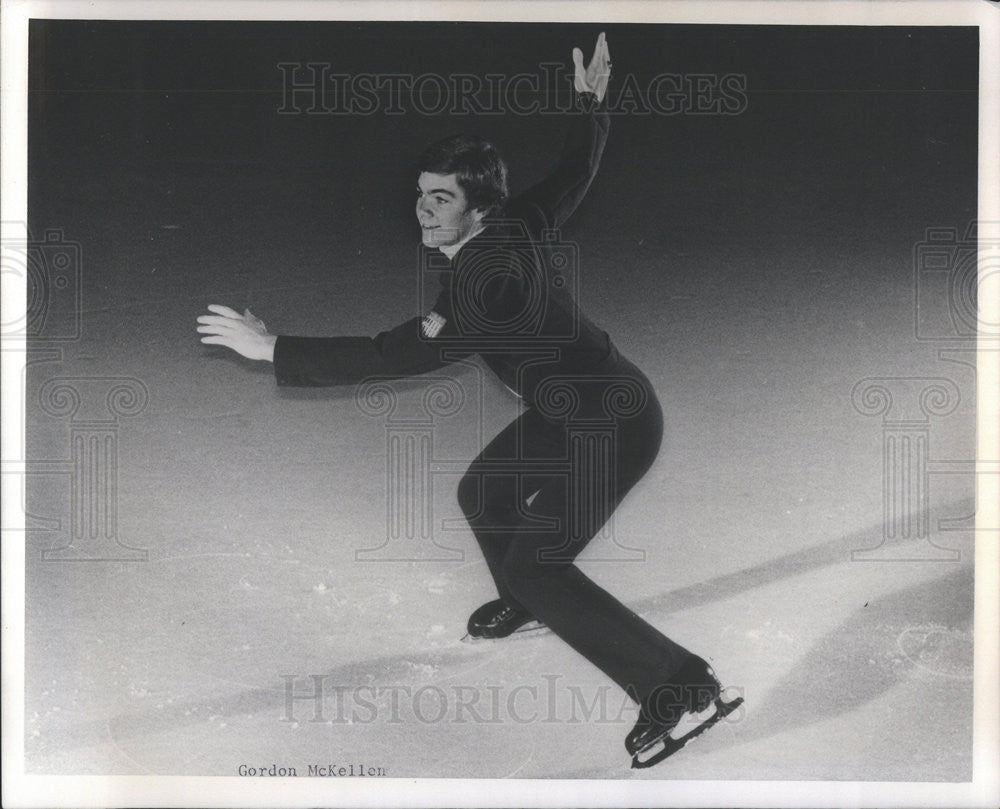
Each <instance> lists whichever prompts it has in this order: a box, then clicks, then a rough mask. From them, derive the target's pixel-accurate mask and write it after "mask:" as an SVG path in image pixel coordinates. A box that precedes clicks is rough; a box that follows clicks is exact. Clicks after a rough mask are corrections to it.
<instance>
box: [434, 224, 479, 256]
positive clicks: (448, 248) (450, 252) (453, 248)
mask: <svg viewBox="0 0 1000 809" xmlns="http://www.w3.org/2000/svg"><path fill="white" fill-rule="evenodd" d="M483 230H484V225H483V223H482V222H480V223H479V227H478V228H477V229H476V230H474V231H472V232H471V233H470V234H469V235H468V236H466V237H465V238H464V239H462V241H460V242H455V244H442V245H441V246H439V247H438V250H440V251H441V252H442V253H444V254H445V255H446V256H448V258H449V260H450V259H453V258H455V254H456V253H457V252H458V251H459V250H461V249H462V245H464V244H465V243H466V242H467V241H469V239H471V238H473V237H475V236H478V235H479V234H480V233H482V232H483Z"/></svg>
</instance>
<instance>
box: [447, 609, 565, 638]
mask: <svg viewBox="0 0 1000 809" xmlns="http://www.w3.org/2000/svg"><path fill="white" fill-rule="evenodd" d="M545 628H546V627H545V624H543V623H542V622H541V621H539V620H537V619H536V618H535V617H534V616H532V615H531V614H530V613H527V612H525V611H524V610H519V609H515V608H514V607H508V606H507V605H506V604H504V603H503V601H501V600H500V599H497V600H496V601H490V602H489V603H488V604H483V606H481V607H480V608H479V609H478V610H476V611H475V612H474V613H472V615H471V616H469V626H468V630H469V634H468V635H466V636H465V637H464V638H462V640H468V641H476V640H497V639H499V638H506V637H509V636H510V635H513V634H514V633H522V632H537V631H539V630H542V629H545Z"/></svg>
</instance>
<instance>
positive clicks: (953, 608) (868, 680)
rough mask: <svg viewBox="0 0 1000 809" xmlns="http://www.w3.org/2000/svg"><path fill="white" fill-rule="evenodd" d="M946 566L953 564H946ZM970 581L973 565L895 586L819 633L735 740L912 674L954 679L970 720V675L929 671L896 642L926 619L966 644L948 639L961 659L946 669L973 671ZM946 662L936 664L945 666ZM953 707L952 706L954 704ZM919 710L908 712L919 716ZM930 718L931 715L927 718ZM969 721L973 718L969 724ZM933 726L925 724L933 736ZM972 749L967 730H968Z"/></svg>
mask: <svg viewBox="0 0 1000 809" xmlns="http://www.w3.org/2000/svg"><path fill="white" fill-rule="evenodd" d="M949 567H950V566H949ZM972 584H973V569H972V567H971V566H969V567H963V568H962V569H960V570H953V571H952V572H951V573H949V574H948V575H946V576H941V577H939V578H937V579H935V580H932V581H930V582H921V583H920V584H918V585H915V586H912V587H908V588H906V589H904V590H901V591H897V592H894V593H892V594H890V595H888V596H886V597H885V598H883V599H880V600H878V601H875V602H873V603H872V604H871V605H870V606H868V607H861V608H859V609H858V610H856V611H855V612H854V613H853V614H852V615H851V617H850V618H848V620H846V621H845V622H844V623H842V624H841V625H840V626H839V627H837V629H835V630H834V631H833V632H830V633H828V634H827V635H826V636H824V637H822V638H820V639H819V640H818V641H817V642H816V643H815V644H814V645H813V647H812V649H811V650H810V651H809V652H807V653H806V654H805V656H804V657H803V658H802V659H801V660H800V662H799V663H798V665H796V666H795V667H794V668H793V669H792V670H791V671H789V672H788V673H787V674H786V675H785V676H784V677H782V678H781V679H780V680H779V681H778V682H777V683H775V684H774V685H773V686H772V687H771V688H770V690H769V691H768V692H767V694H766V695H764V697H763V699H761V698H760V697H758V698H756V699H755V700H754V703H755V705H754V709H753V711H752V715H753V716H759V717H762V718H764V717H766V719H764V720H763V721H761V722H754V721H752V716H751V715H750V714H748V719H749V720H750V721H747V723H746V726H745V727H741V728H739V729H738V737H739V738H738V741H739V742H740V743H741V744H742V743H745V742H751V741H756V740H758V739H762V738H766V737H768V736H773V735H775V734H778V733H782V732H784V731H787V730H790V729H792V728H799V727H804V726H806V725H810V724H814V723H817V722H822V721H824V720H827V719H831V718H833V717H837V716H841V715H842V714H845V713H850V712H852V711H856V710H858V709H860V708H862V707H863V706H865V705H867V704H868V703H870V702H872V701H873V700H876V699H878V698H879V697H881V696H883V695H884V694H885V693H886V692H888V691H889V690H890V689H892V688H894V687H896V686H898V685H901V684H903V683H905V682H907V681H909V680H912V679H914V678H921V679H924V680H927V679H930V678H935V677H938V678H943V679H947V680H949V681H950V682H951V683H954V685H953V686H951V687H952V688H956V689H964V698H967V699H963V692H962V691H961V690H959V691H955V692H954V693H955V695H956V697H958V701H959V704H961V702H962V701H967V703H968V707H969V710H970V714H969V716H968V717H967V719H968V721H969V722H970V723H971V721H972V716H971V707H972V680H971V676H969V677H968V678H967V685H965V686H960V685H959V684H958V683H957V682H955V680H956V678H953V677H951V678H949V675H948V674H944V675H943V676H942V674H939V673H936V672H929V671H928V670H927V667H926V666H921V665H920V664H919V663H917V662H915V661H913V660H912V659H910V657H909V655H907V654H906V653H905V651H904V650H903V649H902V647H901V641H902V639H903V638H905V637H906V636H907V635H908V634H909V633H911V632H912V630H914V629H915V628H918V627H922V628H925V629H926V627H927V626H929V625H931V626H934V627H937V628H938V629H939V630H940V629H941V628H943V627H948V634H949V637H952V638H954V637H958V636H964V637H966V638H967V639H968V640H969V642H968V643H965V644H960V643H954V642H953V643H950V644H948V646H947V651H950V652H952V653H953V654H956V655H959V656H962V657H964V658H966V659H962V660H949V661H948V662H947V667H948V671H949V672H950V671H966V672H968V673H969V674H970V675H971V671H972V643H971V635H972ZM944 665H945V663H944V662H943V661H940V662H939V666H942V667H943V666H944ZM955 707H957V706H955ZM919 717H920V714H919V713H917V714H911V715H910V717H909V718H910V719H911V720H918V719H919ZM927 721H928V722H931V721H932V720H931V719H929V718H928V719H927ZM970 727H971V724H970ZM933 731H934V728H931V727H928V728H927V733H928V734H929V735H932V734H933ZM968 741H969V745H970V752H971V742H972V737H971V733H970V735H969V739H968ZM899 743H900V757H901V759H902V758H905V756H904V754H903V752H902V749H903V748H905V745H906V740H905V737H900V739H899Z"/></svg>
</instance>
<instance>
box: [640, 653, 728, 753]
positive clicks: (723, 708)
mask: <svg viewBox="0 0 1000 809" xmlns="http://www.w3.org/2000/svg"><path fill="white" fill-rule="evenodd" d="M721 692H722V685H721V684H720V683H719V680H718V678H717V677H716V676H715V672H714V671H713V670H712V667H711V666H709V665H708V663H706V662H705V661H704V660H702V659H701V658H700V657H698V656H697V655H691V657H690V658H688V660H687V662H686V663H684V665H682V666H681V668H680V670H679V671H678V672H677V673H676V674H675V675H674V676H673V677H672V678H671V680H670V682H668V683H664V684H663V685H661V686H658V687H657V688H654V689H653V690H652V691H651V692H650V693H649V694H648V695H647V696H646V698H645V699H643V701H642V704H641V705H640V707H639V721H638V722H636V723H635V727H634V728H632V732H631V733H629V735H628V737H627V738H626V739H625V749H626V750H628V752H629V755H631V756H632V766H633V767H636V768H642V767H652V766H653V765H654V764H659V763H660V762H661V761H663V759H665V758H666V757H667V756H670V755H672V754H674V753H676V752H677V751H678V750H680V749H681V748H682V747H683V746H684V745H686V744H687V743H688V742H689V741H691V740H692V739H694V738H695V737H696V736H700V735H701V734H702V733H704V732H705V731H706V730H708V729H709V728H710V727H712V725H714V724H715V723H716V722H718V721H719V720H720V719H722V717H724V716H726V715H728V714H730V713H732V712H733V711H734V710H735V709H736V708H738V707H739V706H740V705H742V704H743V698H742V697H737V698H736V699H734V700H733V701H732V702H725V701H724V700H723V699H722V697H721V696H720V694H721ZM688 714H692V715H693V716H692V717H691V719H690V721H685V722H684V723H683V726H682V723H681V720H682V719H685V720H687V719H688V717H687V715H688ZM689 725H690V730H688V731H687V732H683V730H684V727H688V726H689Z"/></svg>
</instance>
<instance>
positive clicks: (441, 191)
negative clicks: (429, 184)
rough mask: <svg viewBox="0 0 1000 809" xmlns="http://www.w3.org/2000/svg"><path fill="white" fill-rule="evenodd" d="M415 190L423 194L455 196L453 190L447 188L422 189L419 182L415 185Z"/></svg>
mask: <svg viewBox="0 0 1000 809" xmlns="http://www.w3.org/2000/svg"><path fill="white" fill-rule="evenodd" d="M417 191H420V192H421V193H423V194H447V195H448V196H449V197H453V196H455V192H454V191H449V190H448V189H447V188H431V189H430V190H429V191H424V189H422V188H421V187H420V185H419V184H418V185H417Z"/></svg>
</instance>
